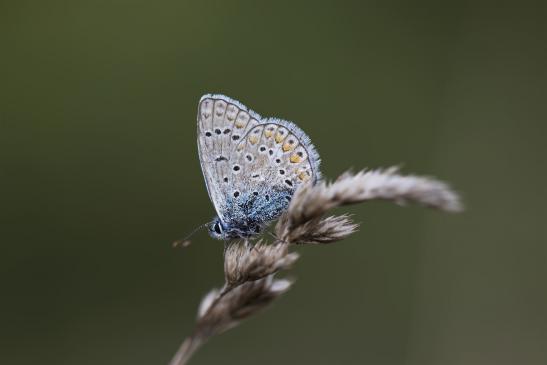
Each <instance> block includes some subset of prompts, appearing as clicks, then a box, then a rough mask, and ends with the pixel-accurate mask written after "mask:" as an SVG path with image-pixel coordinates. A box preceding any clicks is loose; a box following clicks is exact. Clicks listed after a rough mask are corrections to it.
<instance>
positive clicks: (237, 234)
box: [207, 217, 261, 241]
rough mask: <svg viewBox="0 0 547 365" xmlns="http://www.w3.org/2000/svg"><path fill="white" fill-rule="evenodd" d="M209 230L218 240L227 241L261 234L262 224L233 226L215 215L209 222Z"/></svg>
mask: <svg viewBox="0 0 547 365" xmlns="http://www.w3.org/2000/svg"><path fill="white" fill-rule="evenodd" d="M207 231H209V235H210V236H211V237H213V238H215V239H217V240H223V241H227V240H231V239H238V238H248V237H251V236H254V235H256V234H259V233H260V231H261V226H260V225H259V224H251V225H249V226H247V225H245V226H232V225H230V224H228V223H224V222H222V220H221V219H220V218H219V217H215V218H213V220H212V221H211V222H209V223H208V224H207Z"/></svg>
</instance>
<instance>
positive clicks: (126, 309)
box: [0, 0, 547, 365]
mask: <svg viewBox="0 0 547 365" xmlns="http://www.w3.org/2000/svg"><path fill="white" fill-rule="evenodd" d="M545 19H547V13H546V8H545V5H542V4H541V2H539V1H538V2H537V3H532V2H526V1H519V2H517V1H514V2H512V3H511V2H491V3H487V2H483V1H444V2H442V1H441V2H439V1H430V2H428V1H403V0H400V1H389V2H386V1H330V2H316V1H309V2H301V1H269V2H254V1H184V0H160V1H135V0H134V1H129V0H126V1H123V0H113V1H91V0H89V1H85V0H74V1H56V0H50V1H25V0H20V1H15V0H14V1H4V2H2V3H1V4H0V47H1V48H0V49H1V54H0V67H1V72H2V74H1V75H2V76H1V79H0V93H1V94H0V121H1V134H0V146H1V147H0V148H1V150H2V151H1V157H0V159H1V170H0V174H1V176H0V177H1V180H0V181H1V206H2V209H1V217H0V218H1V224H2V227H1V238H2V246H1V247H2V253H1V254H0V280H1V283H0V284H1V285H0V290H1V298H0V303H1V304H0V309H1V311H0V363H2V364H6V365H8V364H9V365H19V364H54V365H59V364H78V365H85V364H94V365H95V364H115V365H120V364H131V365H133V364H166V363H167V362H168V360H169V359H170V357H171V356H172V354H173V353H174V351H175V349H176V348H177V346H178V345H179V343H180V341H181V340H182V339H183V337H184V336H185V335H186V334H188V333H189V332H190V331H191V328H192V325H193V322H194V318H195V312H196V307H197V305H198V303H199V300H200V298H201V297H202V296H203V295H204V294H205V293H206V292H207V291H208V290H209V289H210V288H212V287H215V286H219V285H221V284H222V244H221V243H220V242H216V241H213V240H211V239H210V238H208V236H207V235H206V234H205V233H203V232H202V233H200V234H198V235H197V236H196V237H195V239H194V244H193V246H191V247H190V248H189V249H187V250H177V249H173V248H171V245H170V243H171V242H172V241H173V240H174V239H177V238H180V237H181V236H184V235H185V234H186V233H188V232H189V231H190V230H192V229H193V228H195V227H196V226H197V225H199V224H201V223H203V222H205V221H207V220H208V219H210V218H211V217H212V216H213V209H212V206H211V203H210V201H209V199H208V196H207V193H206V190H205V187H204V184H203V180H202V175H201V171H200V168H199V164H198V158H197V150H196V142H195V140H196V135H195V129H196V128H195V115H196V107H197V102H198V100H199V97H200V96H201V95H202V94H204V93H207V92H218V93H224V94H226V95H229V96H231V97H233V98H236V99H239V100H241V101H242V102H243V103H245V104H247V105H248V106H250V107H251V108H253V109H255V110H256V111H257V112H259V113H261V114H263V115H267V116H272V115H275V116H279V117H282V118H286V119H290V120H294V121H296V122H297V123H298V124H299V125H300V126H301V127H302V128H303V129H304V130H305V131H307V132H308V133H309V135H310V136H311V138H312V139H313V141H314V143H315V144H316V145H317V146H318V149H319V152H320V153H321V156H322V158H323V161H324V163H323V171H324V173H325V175H326V176H328V177H331V178H334V177H336V176H337V174H340V173H341V172H343V171H344V170H346V169H348V168H351V167H353V168H354V169H360V168H363V167H381V166H391V165H396V164H400V165H402V166H403V170H404V171H405V172H415V173H420V174H428V175H434V176H437V177H439V178H442V179H444V180H447V181H449V182H451V183H452V184H453V186H454V187H455V188H456V189H457V190H458V191H460V192H462V194H463V196H464V198H465V201H466V205H467V206H468V210H467V211H466V212H465V213H464V214H460V215H449V214H442V213H438V212H435V211H430V210H427V209H422V208H419V207H408V208H401V207H397V206H394V205H391V204H388V203H376V202H375V203H370V204H366V205H362V206H357V207H353V208H351V209H350V211H351V212H352V213H354V214H355V217H356V219H357V220H358V221H360V222H362V228H361V231H360V232H359V233H357V234H355V235H354V236H352V237H351V239H348V240H346V241H344V242H340V243H337V244H335V245H332V246H325V247H302V248H300V249H299V250H298V251H299V252H300V253H301V254H302V259H301V260H300V261H299V262H298V265H297V266H296V268H295V270H293V271H292V273H291V275H292V276H293V277H295V278H297V279H298V280H297V282H296V285H295V287H294V288H293V290H291V291H290V292H289V293H288V294H287V295H285V296H284V297H283V298H282V299H281V300H280V301H278V302H276V303H275V305H274V306H273V307H271V308H270V309H269V310H267V311H266V312H264V313H262V314H261V315H260V316H257V317H256V318H253V319H251V320H249V321H248V322H246V323H244V324H243V325H242V326H241V327H239V328H237V329H235V330H232V331H230V332H228V333H226V334H224V335H222V336H220V337H218V338H215V339H214V340H213V341H212V342H211V343H209V344H208V345H207V346H206V347H204V348H203V350H202V351H201V352H199V353H198V355H197V356H196V357H195V358H194V361H193V362H192V363H193V364H196V365H198V364H263V365H267V364H313V365H320V364H375V365H376V364H380V365H382V364H386V365H390V364H395V365H397V364H416V365H438V364H442V365H444V364H448V365H450V364H465V365H469V364H538V365H539V364H545V363H547V295H546V283H545V279H546V275H547V268H546V263H547V250H546V244H547V234H546V231H547V230H546V228H545V218H546V217H547V214H546V213H547V212H546V209H545V202H546V198H547V196H546V195H547V194H546V185H547V171H546V169H545V156H546V154H547V147H546V146H545V137H546V136H547V133H546V132H547V128H546V127H545V121H546V117H547V112H546V107H545V101H546V94H547V93H546V65H547V58H546V47H545V45H546V34H547V32H546V28H545Z"/></svg>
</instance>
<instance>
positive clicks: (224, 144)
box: [197, 94, 321, 240]
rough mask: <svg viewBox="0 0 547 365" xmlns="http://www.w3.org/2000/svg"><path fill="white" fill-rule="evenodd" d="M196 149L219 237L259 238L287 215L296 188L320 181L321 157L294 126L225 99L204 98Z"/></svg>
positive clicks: (211, 227)
mask: <svg viewBox="0 0 547 365" xmlns="http://www.w3.org/2000/svg"><path fill="white" fill-rule="evenodd" d="M197 133H198V136H197V137H198V138H197V141H198V151H199V160H200V164H201V169H202V171H203V176H204V178H205V185H206V187H207V192H208V193H209V197H210V199H211V202H212V203H213V206H214V208H215V210H216V213H217V216H216V217H215V218H214V219H213V220H212V221H211V222H210V223H208V224H207V229H208V231H209V234H210V235H211V236H212V237H213V238H216V239H222V240H229V239H236V238H247V237H251V236H254V235H257V234H259V233H260V232H261V231H262V229H263V228H264V227H265V226H267V225H268V223H270V222H271V221H273V220H275V219H276V218H278V217H279V216H280V215H281V213H283V212H284V211H285V210H286V209H287V207H288V205H289V202H290V200H291V198H292V197H293V195H294V192H295V191H296V189H297V188H298V187H299V186H300V185H302V184H305V183H311V184H315V183H316V182H317V181H318V180H320V178H321V173H320V171H319V164H320V158H319V154H318V153H317V151H316V149H315V147H314V146H313V144H312V143H311V141H310V138H309V137H308V136H307V135H306V133H304V132H303V131H302V130H301V129H300V128H299V127H297V126H296V125H295V124H294V123H292V122H289V121H286V120H283V119H279V118H263V117H261V116H260V115H259V114H257V113H256V112H254V111H252V110H250V109H248V108H247V107H246V106H244V105H243V104H242V103H240V102H238V101H236V100H234V99H231V98H229V97H227V96H224V95H219V94H207V95H204V96H203V97H202V98H201V99H200V101H199V106H198V115H197Z"/></svg>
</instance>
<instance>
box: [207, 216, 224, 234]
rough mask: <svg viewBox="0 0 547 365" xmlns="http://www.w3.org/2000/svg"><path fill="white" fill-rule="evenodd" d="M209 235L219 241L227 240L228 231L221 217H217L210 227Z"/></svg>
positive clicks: (208, 227) (208, 228)
mask: <svg viewBox="0 0 547 365" xmlns="http://www.w3.org/2000/svg"><path fill="white" fill-rule="evenodd" d="M207 230H208V231H209V235H210V236H211V237H213V238H215V239H217V240H225V239H226V230H225V229H224V225H223V224H222V221H221V220H220V218H219V217H215V218H214V219H213V220H212V221H211V222H210V223H209V224H208V225H207Z"/></svg>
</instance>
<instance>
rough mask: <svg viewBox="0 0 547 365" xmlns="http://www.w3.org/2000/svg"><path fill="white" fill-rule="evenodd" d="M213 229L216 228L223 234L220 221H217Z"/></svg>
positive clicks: (216, 230)
mask: <svg viewBox="0 0 547 365" xmlns="http://www.w3.org/2000/svg"><path fill="white" fill-rule="evenodd" d="M213 229H214V230H215V232H216V233H218V234H222V228H220V223H219V222H216V223H215V226H214V227H213Z"/></svg>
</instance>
